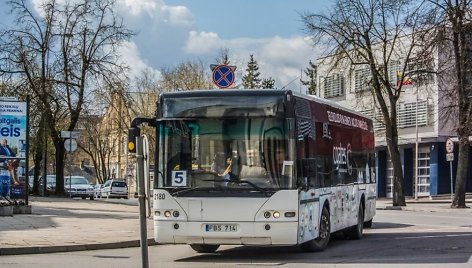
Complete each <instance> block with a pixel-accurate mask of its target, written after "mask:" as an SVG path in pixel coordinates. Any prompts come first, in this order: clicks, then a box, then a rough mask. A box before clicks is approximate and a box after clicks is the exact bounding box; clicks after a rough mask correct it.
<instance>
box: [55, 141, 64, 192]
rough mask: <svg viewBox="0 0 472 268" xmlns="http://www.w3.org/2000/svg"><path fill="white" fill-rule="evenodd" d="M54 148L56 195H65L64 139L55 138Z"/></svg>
mask: <svg viewBox="0 0 472 268" xmlns="http://www.w3.org/2000/svg"><path fill="white" fill-rule="evenodd" d="M54 145H55V149H56V195H59V196H65V195H66V191H65V189H64V164H65V163H64V155H65V149H64V141H63V140H62V139H60V138H59V139H57V138H56V141H55V142H54Z"/></svg>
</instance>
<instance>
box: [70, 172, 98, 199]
mask: <svg viewBox="0 0 472 268" xmlns="http://www.w3.org/2000/svg"><path fill="white" fill-rule="evenodd" d="M64 179H65V182H64V188H65V190H66V192H67V193H68V194H69V195H70V197H82V199H85V198H90V200H93V199H94V190H93V185H91V184H90V182H89V181H88V180H87V179H86V178H85V177H82V176H70V177H69V176H68V177H65V178H64Z"/></svg>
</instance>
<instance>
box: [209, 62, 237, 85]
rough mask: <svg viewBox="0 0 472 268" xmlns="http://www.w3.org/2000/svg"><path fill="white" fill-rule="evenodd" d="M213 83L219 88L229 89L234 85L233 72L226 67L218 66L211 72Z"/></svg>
mask: <svg viewBox="0 0 472 268" xmlns="http://www.w3.org/2000/svg"><path fill="white" fill-rule="evenodd" d="M213 83H215V85H216V86H217V87H219V88H229V87H230V86H232V85H233V83H234V71H233V69H232V68H231V67H229V66H228V65H218V66H216V68H215V69H214V70H213Z"/></svg>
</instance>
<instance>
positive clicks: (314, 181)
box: [298, 158, 320, 188]
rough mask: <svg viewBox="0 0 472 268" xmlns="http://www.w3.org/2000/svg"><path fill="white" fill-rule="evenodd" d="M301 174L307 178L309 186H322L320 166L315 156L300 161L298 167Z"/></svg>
mask: <svg viewBox="0 0 472 268" xmlns="http://www.w3.org/2000/svg"><path fill="white" fill-rule="evenodd" d="M298 172H299V174H301V176H299V177H302V178H305V177H306V178H307V180H308V181H307V182H308V184H309V185H308V187H309V188H313V187H315V188H318V187H320V181H319V176H318V168H317V163H316V159H315V158H304V159H302V160H301V162H299V168H298Z"/></svg>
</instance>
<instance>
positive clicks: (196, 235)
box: [154, 221, 298, 245]
mask: <svg viewBox="0 0 472 268" xmlns="http://www.w3.org/2000/svg"><path fill="white" fill-rule="evenodd" d="M206 224H228V223H226V222H224V223H221V222H220V223H218V222H211V223H203V222H178V221H175V222H171V221H159V222H154V239H155V240H156V242H158V243H161V244H216V245H296V244H297V233H298V232H297V230H298V222H275V221H274V222H238V223H231V224H236V226H237V228H236V231H231V232H209V231H206V230H205V229H206Z"/></svg>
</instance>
